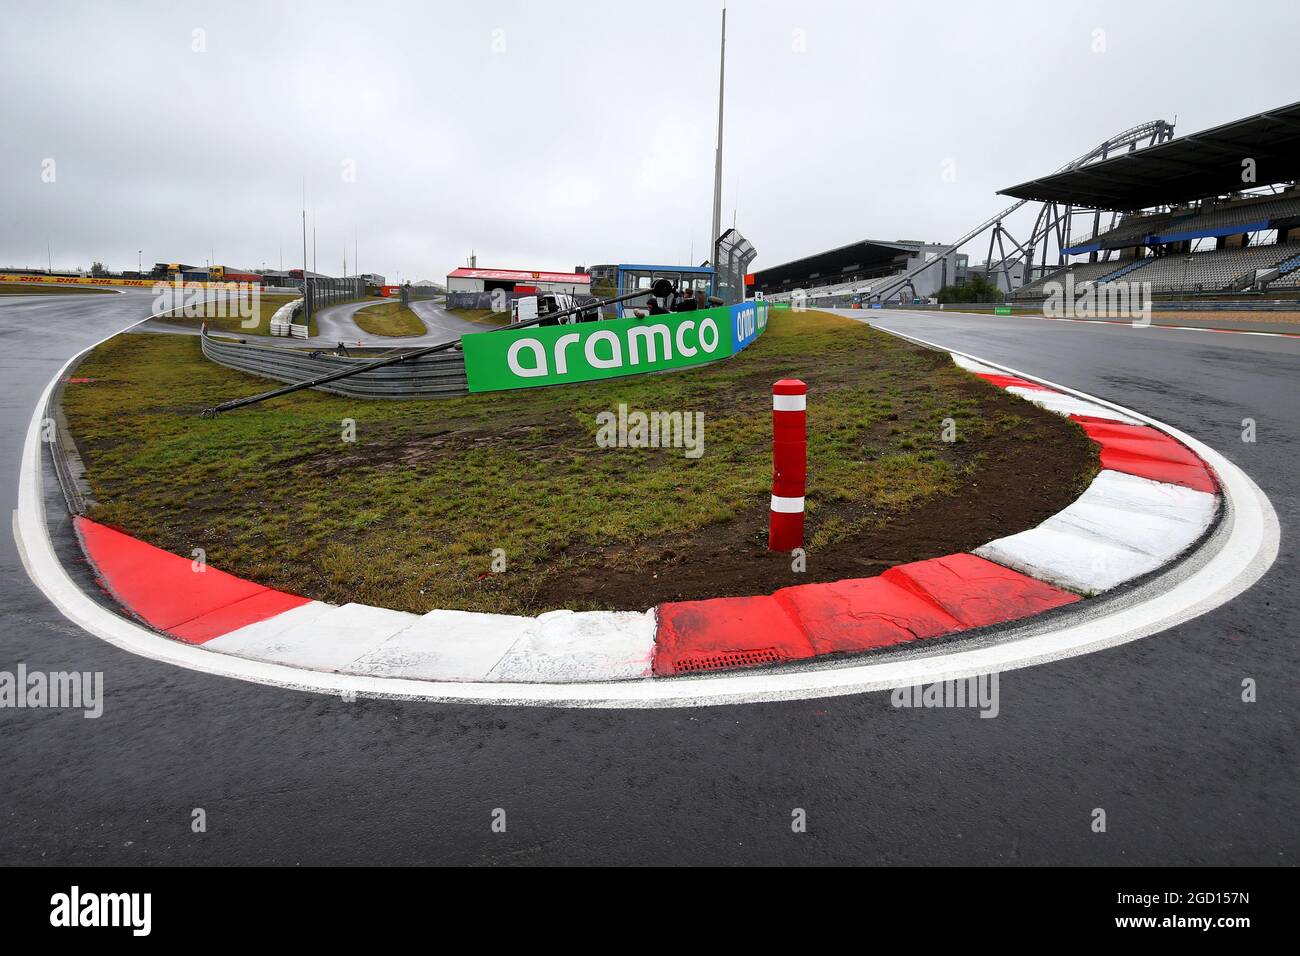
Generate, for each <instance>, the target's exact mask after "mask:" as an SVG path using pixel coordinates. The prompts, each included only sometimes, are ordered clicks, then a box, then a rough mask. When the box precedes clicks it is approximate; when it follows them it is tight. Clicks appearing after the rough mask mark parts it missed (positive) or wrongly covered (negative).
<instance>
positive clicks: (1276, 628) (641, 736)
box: [0, 295, 1300, 864]
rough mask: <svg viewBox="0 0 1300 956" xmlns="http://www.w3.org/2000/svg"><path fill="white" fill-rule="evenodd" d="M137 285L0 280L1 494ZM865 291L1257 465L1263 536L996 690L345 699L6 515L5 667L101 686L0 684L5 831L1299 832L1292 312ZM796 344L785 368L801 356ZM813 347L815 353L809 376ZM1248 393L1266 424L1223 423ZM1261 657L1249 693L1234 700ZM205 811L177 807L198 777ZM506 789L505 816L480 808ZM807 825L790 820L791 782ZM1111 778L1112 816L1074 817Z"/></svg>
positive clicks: (841, 851) (167, 847)
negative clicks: (1044, 314) (1151, 613)
mask: <svg viewBox="0 0 1300 956" xmlns="http://www.w3.org/2000/svg"><path fill="white" fill-rule="evenodd" d="M147 303H148V297H147V296H143V295H126V296H120V297H114V298H112V299H109V297H107V296H95V297H93V298H86V299H80V298H75V299H74V298H70V297H59V298H58V299H51V298H42V299H41V300H39V301H35V300H31V299H9V298H6V299H3V300H0V374H2V376H3V377H2V378H0V382H3V385H0V448H2V449H3V460H4V469H5V481H4V483H3V494H4V499H5V502H6V508H7V509H8V510H12V508H13V503H14V500H15V497H16V475H17V468H18V451H19V448H20V446H21V442H22V438H23V435H24V432H25V430H26V428H27V424H28V420H29V418H30V415H31V411H32V405H33V403H34V402H35V400H36V398H37V396H38V394H39V393H40V391H41V389H42V387H43V386H44V384H45V382H46V380H47V379H48V378H49V377H50V376H51V375H52V374H53V373H54V371H55V370H56V369H57V368H58V366H59V365H60V364H61V363H62V361H63V360H64V359H65V358H66V357H67V356H69V355H70V354H72V353H73V352H75V351H77V350H79V349H80V348H81V347H83V346H84V345H86V344H88V343H90V342H91V341H93V340H95V339H98V338H99V337H101V336H102V335H104V334H105V333H106V332H108V331H110V330H112V329H114V328H116V327H118V326H120V325H123V324H125V323H126V321H127V320H128V319H129V318H134V317H139V316H143V315H144V314H145V311H146V309H147ZM878 321H879V322H880V323H881V324H886V325H890V326H893V327H897V328H900V329H904V330H907V331H909V332H911V333H913V334H916V335H919V336H922V337H929V338H934V339H942V340H943V341H944V342H945V343H946V344H950V345H952V346H953V347H956V348H963V349H965V350H968V351H971V352H974V353H976V354H979V355H983V356H986V357H988V358H989V359H992V360H996V361H1000V362H1004V363H1007V364H1009V365H1013V366H1017V367H1020V368H1022V369H1023V370H1025V371H1029V372H1033V373H1037V374H1041V375H1043V376H1045V377H1047V378H1050V379H1053V380H1055V381H1058V382H1061V383H1062V384H1066V385H1071V386H1075V387H1078V388H1081V389H1084V390H1087V391H1091V392H1094V393H1096V394H1098V395H1100V396H1102V397H1104V398H1109V399H1112V400H1114V401H1117V402H1121V403H1123V404H1127V405H1132V406H1134V407H1135V408H1138V409H1141V410H1143V411H1145V412H1148V413H1150V414H1151V415H1154V416H1155V417H1157V418H1160V419H1163V420H1165V421H1167V422H1169V423H1171V424H1173V425H1175V426H1177V427H1179V428H1182V429H1185V430H1187V431H1188V432H1190V433H1192V434H1194V435H1196V436H1197V437H1199V438H1201V439H1203V440H1204V441H1206V442H1208V443H1209V444H1211V445H1212V446H1214V447H1215V448H1217V449H1218V450H1220V451H1221V452H1223V453H1224V454H1225V455H1227V456H1228V457H1229V458H1231V459H1233V460H1234V461H1236V462H1237V463H1238V464H1240V465H1241V466H1242V467H1243V468H1245V470H1246V471H1247V472H1249V473H1250V474H1251V476H1252V477H1253V478H1254V479H1255V480H1256V482H1258V483H1259V485H1260V486H1261V487H1262V488H1263V489H1264V490H1265V491H1266V492H1267V493H1268V494H1269V495H1270V497H1271V498H1272V501H1273V504H1274V507H1275V508H1276V509H1277V512H1278V515H1279V518H1280V519H1281V521H1282V552H1281V555H1280V557H1279V559H1278V561H1277V563H1276V564H1275V565H1274V566H1273V568H1272V570H1271V571H1270V573H1269V574H1268V576H1267V577H1266V578H1265V579H1264V580H1263V581H1261V582H1260V583H1259V584H1257V585H1256V586H1255V587H1254V588H1253V589H1252V590H1251V591H1249V592H1247V593H1246V594H1245V595H1243V596H1242V597H1240V598H1238V599H1237V600H1236V601H1234V602H1232V603H1231V604H1229V605H1227V606H1225V607H1222V608H1219V609H1218V610H1216V611H1214V612H1212V613H1211V614H1209V615H1206V616H1204V617H1201V618H1199V619H1197V620H1195V621H1192V622H1190V623H1188V624H1186V625H1183V626H1181V627H1179V628H1177V629H1175V630H1172V631H1168V632H1165V633H1164V634H1160V635H1156V636H1153V637H1149V638H1146V639H1144V640H1141V641H1138V642H1136V643H1132V644H1128V645H1125V646H1123V647H1120V648H1116V649H1114V650H1110V651H1106V652H1102V653H1098V654H1092V655H1089V656H1086V657H1081V658H1075V659H1072V660H1068V661H1065V662H1062V663H1056V664H1051V665H1047V666H1041V667H1036V668H1031V669H1028V670H1020V671H1015V672H1012V673H1009V674H1004V675H1002V680H1001V714H1000V716H999V717H997V718H996V719H993V720H981V719H980V718H979V717H978V716H977V715H976V713H975V712H973V711H942V710H928V711H921V710H913V711H908V710H895V709H893V708H892V707H891V706H890V704H889V699H888V697H887V695H884V694H871V695H866V696H861V697H855V698H835V699H829V700H816V701H807V702H791V703H779V704H765V705H754V706H740V707H720V708H711V709H701V710H675V711H628V712H607V711H556V710H532V709H510V708H488V707H462V706H446V705H433V704H419V703H394V702H386V701H365V700H363V701H358V702H355V703H347V702H344V701H342V700H338V699H332V698H326V697H321V696H317V695H312V694H302V693H294V692H289V691H282V690H276V689H272V688H263V687H258V686H255V685H251V684H245V683H241V682H237V681H233V680H227V679H224V678H218V677H212V676H208V675H204V674H195V673H190V672H188V671H183V670H180V669H177V668H173V667H170V666H166V665H162V664H158V663H155V662H153V661H149V660H145V659H142V658H138V657H134V656H132V655H130V654H127V653H126V652H123V651H119V650H117V649H115V648H113V647H111V646H110V645H108V644H105V643H103V642H101V641H99V640H98V639H96V638H93V637H90V636H89V635H85V634H82V633H80V632H78V631H76V630H75V629H74V628H73V627H72V626H71V625H69V624H68V623H67V622H66V621H65V620H64V619H63V618H62V617H61V616H59V615H58V614H57V613H56V612H54V611H53V610H52V608H51V607H50V606H49V605H48V604H47V603H46V601H45V600H44V598H43V596H42V595H41V594H40V593H39V592H38V591H37V590H36V588H35V587H34V586H33V585H32V584H31V583H30V582H29V581H28V579H27V577H26V574H25V572H24V571H23V569H22V567H21V565H20V562H19V560H18V557H17V554H16V553H15V546H14V542H13V540H12V537H11V536H10V535H4V536H3V538H2V540H0V566H2V567H3V578H0V589H2V591H0V597H2V598H3V602H4V612H3V627H2V628H0V669H2V670H9V671H13V670H14V669H15V668H16V666H17V664H18V662H20V661H22V662H25V663H26V665H27V667H28V668H29V669H30V670H47V671H48V670H65V669H81V670H102V671H103V672H104V674H105V683H106V698H107V699H106V704H105V713H104V716H103V717H102V718H100V719H99V720H85V719H83V718H82V716H81V715H80V713H79V712H68V711H54V710H48V711H41V710H0V761H3V766H4V768H5V772H4V773H3V774H0V821H2V823H3V825H2V826H0V861H2V862H5V863H42V862H45V863H54V862H59V863H126V864H133V863H224V864H229V863H239V862H255V863H276V864H296V863H302V864H309V863H342V862H360V861H365V862H374V863H498V864H499V863H542V862H549V863H577V862H601V863H616V864H636V863H709V862H716V863H745V862H767V863H828V862H836V863H1049V862H1055V863H1083V864H1141V863H1148V864H1151V863H1165V864H1180V863H1264V864H1269V863H1279V864H1286V863H1290V864H1294V863H1296V862H1297V855H1298V854H1300V814H1298V813H1297V794H1300V762H1298V760H1297V735H1296V723H1297V717H1296V714H1297V713H1300V681H1298V680H1297V678H1298V677H1300V666H1298V665H1300V634H1297V624H1300V598H1298V597H1297V594H1296V590H1295V589H1294V587H1291V588H1290V589H1288V584H1289V583H1290V584H1293V582H1294V581H1295V577H1296V572H1297V556H1296V549H1295V544H1294V537H1293V534H1294V529H1295V527H1296V521H1297V518H1300V513H1298V506H1297V497H1296V489H1297V477H1296V462H1297V460H1298V459H1300V454H1298V452H1300V427H1298V426H1297V424H1296V422H1295V410H1296V408H1297V404H1298V403H1297V397H1298V395H1297V392H1298V391H1300V386H1298V385H1297V383H1298V382H1300V342H1297V341H1296V340H1286V339H1272V338H1257V337H1253V336H1242V335H1216V334H1211V333H1200V332H1173V331H1160V330H1134V329H1128V328H1117V327H1108V326H1093V325H1078V324H1067V323H1052V322H1043V321H1035V320H1029V319H1020V318H1016V319H997V320H994V319H984V318H974V317H961V318H955V317H951V316H938V315H935V316H926V315H885V316H881V317H880V318H879V319H878ZM792 371H798V370H792ZM815 376H816V372H815V370H808V372H807V377H808V378H809V380H810V382H812V384H813V386H814V390H815V382H816V378H815ZM1245 417H1251V418H1255V419H1256V420H1257V422H1258V428H1259V441H1258V443H1257V444H1254V445H1245V444H1243V443H1242V442H1241V440H1240V432H1241V420H1242V419H1243V418H1245ZM1243 677H1253V678H1254V679H1255V680H1256V681H1257V682H1258V686H1259V702H1258V703H1255V704H1250V705H1247V704H1243V703H1241V701H1240V697H1239V695H1240V685H1241V680H1242V678H1243ZM196 807H202V808H204V809H205V810H206V812H207V818H208V832H207V833H206V834H194V833H191V831H190V827H189V822H190V814H191V811H192V809H193V808H196ZM498 807H500V808H504V809H505V810H506V814H507V823H508V827H507V832H506V833H504V834H494V833H493V832H492V831H491V826H490V824H491V819H492V817H491V814H492V811H493V809H494V808H498ZM796 807H799V808H803V809H804V810H806V812H807V820H808V831H807V832H806V833H803V834H794V833H792V832H791V827H790V820H791V811H792V809H793V808H796ZM1094 807H1102V808H1104V809H1105V810H1106V813H1107V816H1108V832H1107V833H1105V834H1095V833H1093V832H1092V831H1091V829H1090V826H1089V824H1090V821H1091V812H1092V810H1093V808H1094Z"/></svg>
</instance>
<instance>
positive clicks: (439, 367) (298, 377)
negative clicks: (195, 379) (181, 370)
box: [200, 332, 469, 398]
mask: <svg viewBox="0 0 1300 956" xmlns="http://www.w3.org/2000/svg"><path fill="white" fill-rule="evenodd" d="M200 339H201V343H202V348H203V355H204V357H205V358H207V359H208V360H210V361H213V362H216V363H217V364H218V365H224V366H225V367H226V368H231V369H234V370H235V371H238V372H247V373H249V374H250V375H258V376H261V377H262V378H269V379H274V380H275V381H277V382H288V383H291V384H296V383H298V382H302V381H304V380H307V379H314V378H319V377H321V376H325V375H330V374H333V373H335V372H341V371H344V370H345V369H351V368H356V367H358V366H361V365H368V364H373V363H374V361H375V357H374V356H369V357H366V358H361V357H356V358H351V357H345V356H340V355H331V354H328V353H327V352H323V351H322V352H319V353H315V354H313V353H312V352H309V351H304V350H299V349H291V348H279V347H276V346H270V345H253V344H250V343H248V342H242V341H231V340H229V339H226V338H224V337H221V336H214V335H211V334H209V333H207V332H204V334H203V335H202V336H201V337H200ZM315 387H316V388H318V389H320V390H321V391H323V392H332V393H333V394H335V395H344V396H347V397H348V398H458V397H460V396H463V395H468V394H469V383H468V381H467V379H466V377H465V356H464V354H463V353H461V352H457V351H446V352H437V353H434V354H432V355H422V356H419V357H417V358H412V359H409V360H408V361H405V362H402V363H400V364H397V365H387V366H381V367H379V368H371V369H365V370H362V371H358V372H357V373H356V374H355V375H350V376H348V377H346V378H340V379H337V380H335V381H333V382H326V383H323V384H321V385H317V386H315Z"/></svg>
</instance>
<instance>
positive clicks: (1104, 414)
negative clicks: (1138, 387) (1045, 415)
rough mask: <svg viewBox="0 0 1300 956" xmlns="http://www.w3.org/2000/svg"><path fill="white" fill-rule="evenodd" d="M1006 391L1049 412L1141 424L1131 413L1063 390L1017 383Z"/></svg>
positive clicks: (1009, 386) (1127, 423)
mask: <svg viewBox="0 0 1300 956" xmlns="http://www.w3.org/2000/svg"><path fill="white" fill-rule="evenodd" d="M1006 391H1008V392H1010V393H1011V394H1012V395H1016V396H1018V397H1020V398H1023V399H1025V400H1026V401H1029V402H1033V403H1034V404H1035V405H1037V406H1038V407H1039V408H1045V409H1047V410H1048V411H1049V412H1056V414H1058V415H1087V416H1089V417H1091V418H1105V419H1108V420H1110V421H1113V422H1123V423H1124V424H1126V425H1141V424H1142V423H1141V422H1140V421H1138V420H1137V419H1136V418H1134V417H1133V416H1131V415H1125V414H1124V413H1123V412H1117V411H1115V410H1114V409H1111V408H1107V407H1106V406H1105V405H1098V404H1097V403H1096V402H1088V401H1084V400H1083V399H1082V398H1075V397H1074V396H1073V395H1066V394H1065V393H1064V392H1047V391H1044V390H1043V389H1041V388H1023V387H1021V386H1019V385H1008V386H1007V388H1006Z"/></svg>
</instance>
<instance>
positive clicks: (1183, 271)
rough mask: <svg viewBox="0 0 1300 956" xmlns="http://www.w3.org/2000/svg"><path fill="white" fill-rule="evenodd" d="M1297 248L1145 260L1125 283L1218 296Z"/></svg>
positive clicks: (1271, 247)
mask: <svg viewBox="0 0 1300 956" xmlns="http://www.w3.org/2000/svg"><path fill="white" fill-rule="evenodd" d="M1297 249H1300V247H1298V246H1296V245H1294V244H1291V245H1267V246H1246V247H1245V248H1240V249H1216V250H1214V251H1212V252H1196V253H1192V254H1191V255H1180V254H1177V253H1175V254H1174V255H1168V256H1161V257H1160V258H1151V259H1148V260H1147V262H1146V264H1145V265H1144V266H1142V268H1140V269H1137V270H1135V271H1134V272H1132V273H1131V274H1130V275H1129V276H1125V280H1126V281H1128V280H1130V279H1131V281H1134V282H1144V283H1145V282H1149V283H1151V291H1152V292H1153V293H1156V294H1159V293H1163V292H1218V291H1221V290H1226V289H1230V288H1232V287H1233V286H1234V285H1236V284H1238V283H1239V282H1241V281H1242V280H1243V279H1244V278H1245V277H1246V276H1249V275H1253V274H1254V272H1255V270H1257V269H1270V268H1272V267H1273V266H1276V265H1277V264H1278V263H1279V262H1282V261H1283V260H1285V259H1288V258H1290V257H1291V256H1294V255H1295V254H1296V251H1297Z"/></svg>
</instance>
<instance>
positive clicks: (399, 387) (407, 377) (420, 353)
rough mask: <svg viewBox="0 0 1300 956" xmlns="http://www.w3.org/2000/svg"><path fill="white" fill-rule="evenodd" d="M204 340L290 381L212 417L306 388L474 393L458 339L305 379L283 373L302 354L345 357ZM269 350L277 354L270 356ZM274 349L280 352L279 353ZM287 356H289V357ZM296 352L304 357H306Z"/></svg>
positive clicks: (666, 288)
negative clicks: (356, 383)
mask: <svg viewBox="0 0 1300 956" xmlns="http://www.w3.org/2000/svg"><path fill="white" fill-rule="evenodd" d="M675 291H676V290H675V289H674V287H673V285H672V283H670V282H669V281H668V280H667V279H659V280H657V281H656V282H655V284H654V286H653V288H652V289H639V290H637V291H636V292H629V293H627V294H626V295H621V296H618V297H617V298H613V299H608V300H606V301H604V302H596V303H594V305H596V306H601V305H608V304H610V303H611V302H625V301H627V300H629V299H639V298H643V297H645V296H648V295H654V296H657V297H660V298H663V297H670V296H671V295H672V294H673V293H674V292H675ZM589 308H590V307H589V306H586V305H576V306H573V307H572V308H569V309H562V310H561V311H559V312H554V313H550V314H548V315H539V316H538V317H537V318H535V319H528V320H526V321H524V322H515V323H513V324H511V325H510V326H509V328H511V329H523V328H531V327H533V326H538V325H547V324H550V323H552V322H558V321H559V320H560V319H562V318H566V317H568V316H570V315H577V314H578V313H581V312H586V311H588V309H589ZM498 331H499V330H498ZM200 338H201V340H202V348H203V354H204V356H205V357H207V358H210V359H211V360H212V361H214V362H218V363H219V364H222V365H228V366H229V367H230V368H238V369H240V370H241V371H245V372H250V373H252V374H254V375H262V376H264V377H266V378H271V379H275V380H277V381H282V382H283V381H287V382H289V383H290V384H289V385H287V386H285V387H283V388H274V389H271V390H270V391H269V392H261V393H259V394H257V395H250V396H248V397H247V398H234V399H231V400H230V401H227V402H221V403H220V404H218V405H213V406H212V407H211V408H208V409H206V410H204V412H203V417H204V418H211V417H213V416H216V415H220V414H221V413H222V412H228V411H233V410H234V409H236V408H246V407H248V406H249V405H256V404H257V403H258V402H264V401H266V400H267V399H270V398H279V397H280V396H281V395H288V394H290V393H292V392H297V391H301V390H302V389H305V388H317V389H320V390H321V391H326V392H335V393H336V394H339V395H350V396H353V397H356V398H451V397H454V396H456V395H466V394H468V393H469V381H468V378H467V376H466V372H465V356H464V354H463V353H461V352H460V351H459V350H460V348H461V340H460V339H459V338H455V339H451V340H450V341H447V342H440V343H439V344H437V345H428V346H423V347H421V348H417V349H414V350H408V351H399V352H395V353H391V354H389V355H380V356H378V357H376V358H371V359H355V360H354V359H346V360H345V361H348V362H349V363H350V364H348V365H333V366H326V367H324V368H320V367H317V368H316V369H314V370H309V374H308V377H306V378H303V376H302V375H295V376H293V377H291V378H285V377H283V376H286V375H290V374H291V373H292V372H293V371H294V370H295V368H301V366H294V365H291V364H290V362H298V361H301V358H305V359H306V360H308V361H313V362H319V361H329V360H331V359H333V360H334V361H336V362H337V361H340V360H344V359H343V357H342V356H329V357H326V356H324V355H322V354H321V353H319V352H318V353H316V354H315V355H312V354H307V355H305V356H304V355H303V354H302V353H295V352H289V351H288V350H284V349H277V348H275V347H274V346H272V347H270V348H268V347H267V346H258V345H253V346H250V345H249V344H248V343H247V342H243V341H238V340H237V341H234V342H231V341H228V340H227V341H221V340H217V339H213V338H212V337H210V336H209V335H208V330H207V327H206V326H204V328H203V330H202V332H201V335H200ZM231 346H233V347H234V350H232V349H231ZM239 349H256V350H259V351H261V352H262V353H263V354H261V355H260V356H259V355H257V354H255V353H254V352H241V351H238V350H239ZM268 351H269V352H270V353H272V354H270V355H267V354H265V353H266V352H268ZM218 353H225V359H226V361H222V359H221V358H218V357H217V356H218ZM275 353H281V354H280V355H276V354H275ZM285 355H287V356H289V358H288V359H286V358H284V356H285ZM296 356H301V358H299V357H296ZM233 362H239V363H240V364H239V365H235V364H231V363H233ZM453 362H455V363H457V364H456V377H455V379H454V380H453V379H452V376H451V368H452V363H453ZM403 370H406V371H405V372H404V371H403ZM363 376H364V380H363V382H362V384H361V385H359V386H352V385H348V386H342V387H340V386H339V385H338V383H339V382H341V381H344V380H348V379H361V378H362V377H363ZM453 388H455V389H459V391H453V390H452V389H453Z"/></svg>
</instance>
